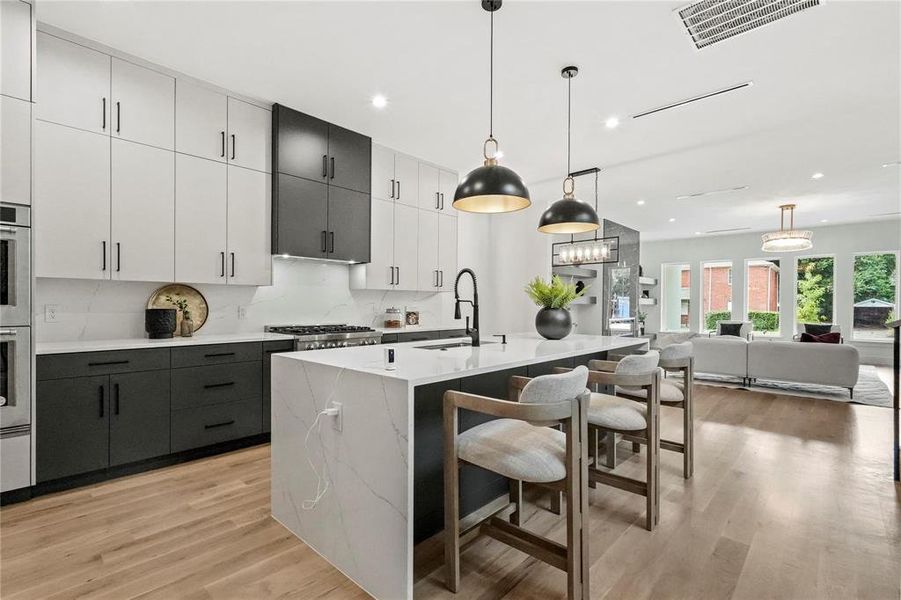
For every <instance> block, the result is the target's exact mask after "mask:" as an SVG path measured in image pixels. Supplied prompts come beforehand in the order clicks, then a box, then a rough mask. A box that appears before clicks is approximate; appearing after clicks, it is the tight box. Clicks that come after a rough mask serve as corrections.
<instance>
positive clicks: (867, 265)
mask: <svg viewBox="0 0 901 600" xmlns="http://www.w3.org/2000/svg"><path fill="white" fill-rule="evenodd" d="M897 265H898V256H897V254H896V253H894V252H883V253H879V254H862V255H858V256H855V257H854V326H853V331H852V337H853V338H854V339H856V340H882V339H889V338H890V337H891V331H890V330H889V329H888V328H887V327H886V323H888V322H890V321H893V320H895V318H896V317H895V315H896V314H897V303H896V302H897V289H898V287H897V286H898V284H897V281H898V280H897V273H898V271H897Z"/></svg>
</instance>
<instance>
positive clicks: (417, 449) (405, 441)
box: [272, 334, 647, 599]
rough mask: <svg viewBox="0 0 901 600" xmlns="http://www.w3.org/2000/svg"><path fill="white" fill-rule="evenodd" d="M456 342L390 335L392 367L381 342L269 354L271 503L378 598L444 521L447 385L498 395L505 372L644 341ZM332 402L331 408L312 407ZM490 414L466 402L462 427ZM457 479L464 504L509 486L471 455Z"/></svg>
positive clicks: (548, 367)
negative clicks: (331, 411)
mask: <svg viewBox="0 0 901 600" xmlns="http://www.w3.org/2000/svg"><path fill="white" fill-rule="evenodd" d="M495 340H496V341H495ZM460 342H461V340H459V339H455V340H433V341H429V342H411V343H406V344H395V345H392V346H391V347H392V348H394V349H395V354H396V369H395V370H386V369H385V358H384V352H385V347H384V346H360V347H355V348H344V349H334V350H316V351H307V352H294V353H287V354H278V355H275V356H273V359H272V515H273V517H274V518H275V519H276V520H278V521H279V522H280V523H281V524H282V525H284V526H285V527H286V528H287V529H289V530H290V531H291V532H292V533H294V534H295V535H296V536H297V537H299V538H300V539H302V540H303V541H304V542H305V543H307V544H308V545H309V546H311V547H312V548H313V549H314V550H316V551H317V552H318V553H319V554H321V555H322V556H323V557H325V558H326V559H327V560H328V561H329V562H330V563H332V564H333V565H334V566H335V567H337V568H338V569H340V570H341V571H342V572H343V573H345V574H346V575H347V576H348V577H350V578H351V579H353V580H354V581H355V582H356V583H358V584H359V585H360V586H361V587H362V588H364V589H365V590H366V591H367V592H369V593H370V594H372V595H373V596H375V597H376V598H384V599H397V598H412V597H413V547H414V545H415V544H416V543H418V542H420V541H422V540H424V539H426V538H428V537H430V536H431V535H434V534H435V533H438V532H439V531H440V530H441V529H442V527H443V497H442V494H443V464H442V461H443V457H442V444H443V438H442V422H441V419H442V397H443V395H444V392H445V391H446V390H461V391H465V392H471V393H476V394H482V395H486V396H493V397H495V398H506V397H507V381H508V380H509V378H510V377H511V376H513V375H524V376H531V377H534V376H538V375H543V374H546V373H550V372H551V371H552V370H553V368H554V367H557V366H565V367H572V366H575V365H579V364H586V363H587V362H588V361H589V360H591V359H595V358H601V359H603V358H606V355H607V352H609V351H613V350H616V351H621V352H628V351H630V350H636V349H641V348H644V347H645V346H646V343H647V342H646V340H640V339H634V338H625V337H609V336H591V335H571V336H569V337H567V338H566V339H563V340H554V341H552V340H545V339H543V338H541V337H540V336H538V335H537V334H522V335H510V336H507V339H506V343H501V340H500V338H492V340H491V341H488V340H483V341H482V345H481V346H480V347H477V348H473V347H471V346H469V345H465V344H464V345H462V346H453V345H452V344H457V343H460ZM465 342H468V340H465ZM447 345H451V347H446V348H441V347H440V346H447ZM336 403H338V404H340V414H339V415H337V416H328V415H324V414H322V415H320V413H321V412H322V411H324V410H325V409H326V408H329V407H335V406H336ZM317 416H318V419H319V421H318V424H317ZM487 419H488V418H487V417H485V416H484V415H478V414H475V413H467V412H464V413H462V414H461V419H460V427H461V430H463V429H467V428H469V427H473V426H475V425H477V424H479V423H482V422H484V421H485V420H487ZM308 432H309V436H308ZM311 463H312V464H311ZM317 472H318V475H321V477H322V480H320V479H319V477H318V476H317ZM325 481H327V482H328V489H327V490H326V491H325V492H324V493H323V494H321V498H320V499H319V501H318V502H315V499H316V497H317V488H318V490H319V492H320V493H321V492H322V489H323V485H324V482H325ZM460 487H461V515H466V514H468V513H471V512H473V511H474V510H477V509H478V508H480V507H482V506H484V505H486V504H488V503H490V502H491V501H493V500H496V499H497V498H499V497H501V496H504V495H506V494H507V490H508V486H507V482H506V480H504V479H503V478H502V477H500V476H498V475H496V474H493V473H489V472H488V471H484V470H482V469H478V468H477V467H471V466H467V467H465V468H464V469H462V470H461V475H460Z"/></svg>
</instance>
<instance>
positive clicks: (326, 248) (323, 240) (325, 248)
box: [322, 230, 328, 252]
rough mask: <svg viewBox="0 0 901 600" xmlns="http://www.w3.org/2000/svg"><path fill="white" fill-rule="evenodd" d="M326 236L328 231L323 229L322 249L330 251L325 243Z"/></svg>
mask: <svg viewBox="0 0 901 600" xmlns="http://www.w3.org/2000/svg"><path fill="white" fill-rule="evenodd" d="M325 236H326V231H325V230H322V251H323V252H328V247H327V246H326V245H325Z"/></svg>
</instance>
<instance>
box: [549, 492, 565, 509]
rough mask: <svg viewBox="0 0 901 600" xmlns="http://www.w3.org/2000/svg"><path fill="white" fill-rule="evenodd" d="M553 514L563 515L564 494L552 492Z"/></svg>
mask: <svg viewBox="0 0 901 600" xmlns="http://www.w3.org/2000/svg"><path fill="white" fill-rule="evenodd" d="M551 512H552V513H554V514H555V515H562V514H563V492H553V491H552V492H551Z"/></svg>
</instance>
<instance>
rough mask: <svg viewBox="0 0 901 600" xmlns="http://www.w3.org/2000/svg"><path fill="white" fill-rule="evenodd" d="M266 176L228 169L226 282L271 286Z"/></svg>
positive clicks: (239, 169)
mask: <svg viewBox="0 0 901 600" xmlns="http://www.w3.org/2000/svg"><path fill="white" fill-rule="evenodd" d="M271 189H272V184H271V182H270V175H269V174H268V173H261V172H259V171H252V170H250V169H242V168H241V167H234V166H231V165H229V167H228V256H227V257H226V258H227V260H226V265H225V266H226V269H227V271H226V273H227V275H228V277H227V279H228V283H230V284H236V285H272V242H271V237H270V231H271V227H272V220H271V216H270V215H271V205H272V202H271V201H270V193H271Z"/></svg>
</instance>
